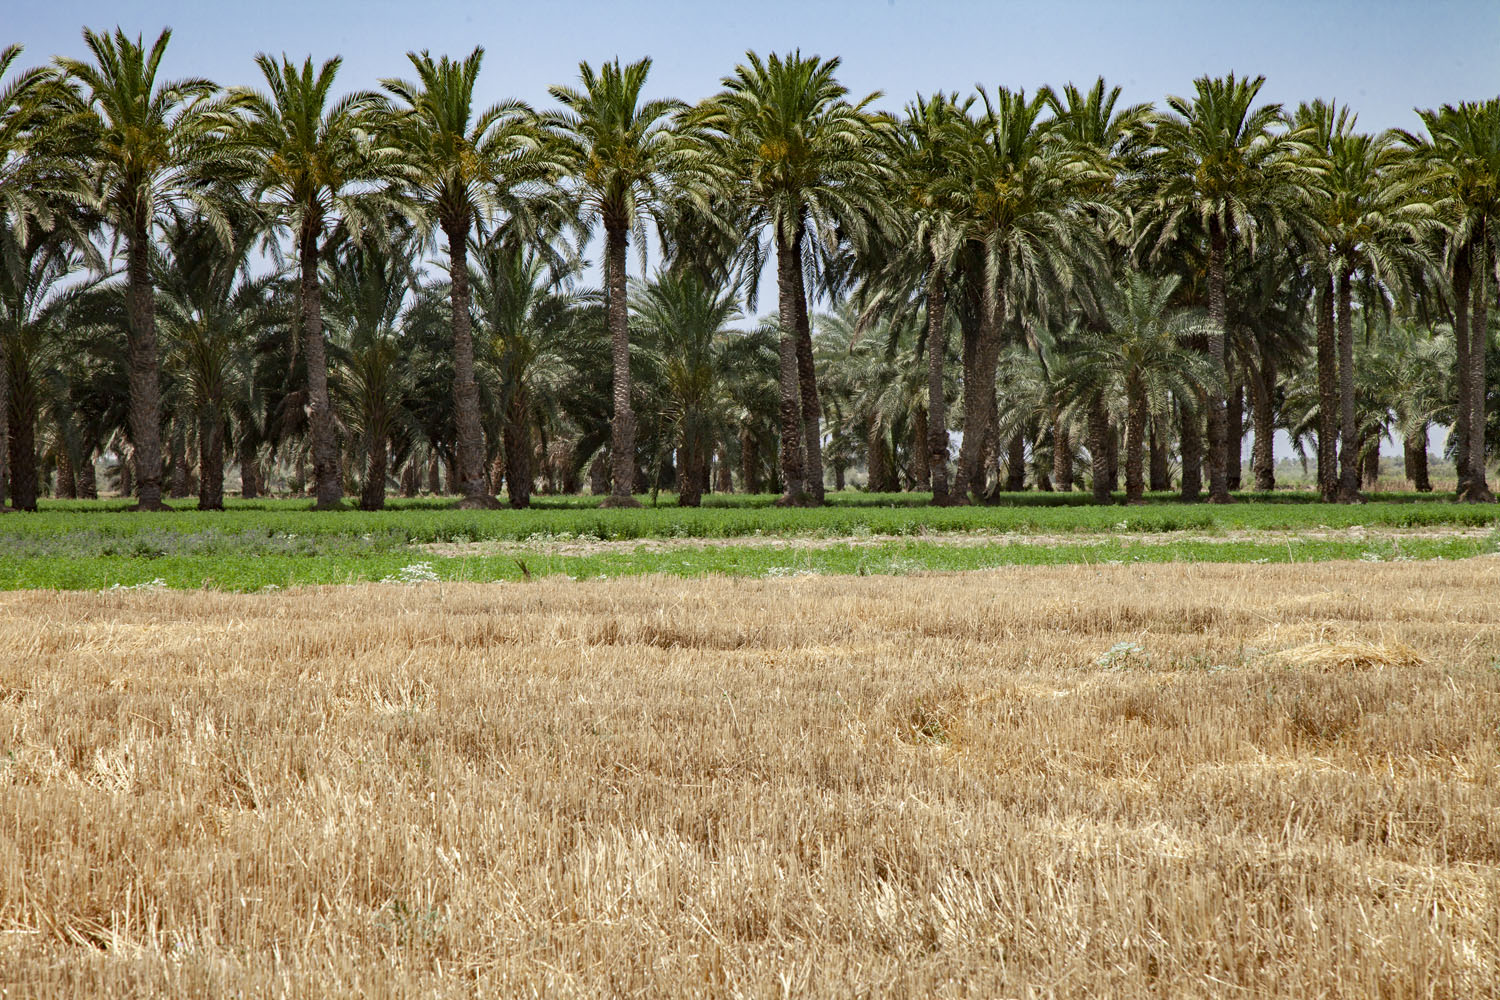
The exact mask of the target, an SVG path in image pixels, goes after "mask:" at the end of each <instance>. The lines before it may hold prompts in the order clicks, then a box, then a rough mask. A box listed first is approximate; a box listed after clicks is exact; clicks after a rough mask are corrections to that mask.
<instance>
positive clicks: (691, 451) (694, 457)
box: [677, 432, 703, 507]
mask: <svg viewBox="0 0 1500 1000" xmlns="http://www.w3.org/2000/svg"><path fill="white" fill-rule="evenodd" d="M700 447H701V446H700V444H699V442H698V441H697V434H696V433H694V432H684V434H683V436H682V439H681V441H680V442H679V443H678V446H677V506H679V507H701V506H703V485H702V483H703V481H702V478H701V476H700V474H699V466H700V465H701V464H702V463H701V462H700V460H699V454H698V452H699V448H700Z"/></svg>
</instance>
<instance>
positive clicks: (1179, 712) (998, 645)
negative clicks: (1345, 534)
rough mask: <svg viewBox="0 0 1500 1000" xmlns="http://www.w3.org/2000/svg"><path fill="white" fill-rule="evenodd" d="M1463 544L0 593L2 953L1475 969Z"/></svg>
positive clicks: (1481, 697)
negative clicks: (299, 586) (960, 568)
mask: <svg viewBox="0 0 1500 1000" xmlns="http://www.w3.org/2000/svg"><path fill="white" fill-rule="evenodd" d="M1497 585H1500V560H1494V559H1476V560H1470V561H1467V562H1438V563H1407V564H1398V565H1368V564H1321V565H1298V566H1222V565H1220V566H1215V565H1198V566H1183V565H1163V566H1149V567H1135V566H1127V567H1081V566H1070V567H1058V568H1048V569H1038V568H1015V569H1009V570H1001V571H995V572H987V573H976V574H967V575H950V576H943V575H932V576H916V577H907V578H850V577H840V578H809V579H793V580H778V581H746V580H720V579H710V580H702V581H699V580H694V581H684V580H675V579H673V580H664V579H660V578H639V579H630V580H619V581H612V582H607V583H600V582H592V583H571V582H568V581H566V580H561V579H556V578H554V579H548V580H544V581H539V582H536V583H531V584H524V585H521V584H509V585H506V584H501V585H491V586H479V585H424V586H414V587H400V586H378V585H377V586H363V587H347V588H335V589H321V590H315V589H308V590H299V591H287V592H282V593H277V594H265V595H225V594H218V593H204V592H189V593H182V592H144V593H113V594H90V593H82V594H79V593H73V594H50V593H15V594H6V595H3V596H0V992H5V993H6V995H9V996H28V997H30V996H126V995H155V994H169V995H174V996H203V997H218V996H225V995H246V996H249V995H254V996H272V995H283V996H289V997H318V996H329V997H332V996H340V997H342V996H351V995H364V996H384V995H401V996H424V997H425V996H449V995H453V996H466V995H474V996H547V997H573V996H576V997H585V996H587V997H593V996H686V995H701V996H753V997H778V996H793V997H849V996H871V997H903V996H911V997H919V996H920V997H926V996H976V997H997V996H1017V997H1021V996H1024V997H1054V996H1055V997H1084V996H1094V997H1137V996H1172V997H1207V996H1213V997H1220V996H1222V997H1250V996H1254V997H1263V996H1272V995H1283V996H1295V997H1325V996H1326V997H1361V998H1363V997H1393V998H1394V997H1493V996H1497V995H1500V874H1497V872H1500V869H1497V863H1500V732H1497V725H1500V670H1497V669H1496V661H1497V657H1500V598H1497V593H1500V590H1497Z"/></svg>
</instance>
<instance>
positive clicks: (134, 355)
mask: <svg viewBox="0 0 1500 1000" xmlns="http://www.w3.org/2000/svg"><path fill="white" fill-rule="evenodd" d="M171 37H172V33H171V32H170V31H163V32H162V33H161V34H160V35H159V36H157V39H156V41H155V42H154V43H153V44H152V45H151V47H150V48H147V47H146V46H145V45H144V44H143V43H142V41H141V39H140V38H139V37H137V38H135V39H134V40H132V39H131V38H129V37H128V36H127V35H126V34H125V32H124V31H122V30H120V29H116V30H115V32H114V34H113V35H109V34H98V33H95V32H93V31H90V30H87V29H85V31H84V33H83V39H84V42H85V44H86V45H87V46H88V49H89V53H90V55H91V56H92V60H91V61H87V62H86V61H83V60H78V59H69V58H59V59H58V60H57V63H58V66H59V68H60V69H61V70H62V71H63V73H64V74H66V76H67V78H68V80H69V81H70V83H71V86H70V87H69V88H67V90H66V91H65V94H66V95H67V97H68V100H69V104H70V105H71V111H72V112H73V114H72V117H71V120H70V122H69V128H70V131H73V132H74V133H75V134H76V135H77V137H78V138H79V140H80V146H79V148H78V150H77V152H78V153H80V154H81V155H82V156H84V157H85V158H86V159H87V160H88V162H89V163H90V164H91V165H92V167H93V170H94V173H95V181H94V185H93V187H92V190H91V191H90V192H89V200H90V201H91V202H92V203H94V204H96V205H98V206H99V207H100V208H102V209H103V211H104V213H105V214H106V216H107V217H108V218H109V220H110V223H111V225H113V227H114V229H115V232H116V233H117V234H118V235H119V236H120V237H121V238H122V239H123V241H124V243H125V252H126V269H125V270H126V294H127V296H128V304H129V309H130V324H129V329H128V331H127V334H128V337H129V340H130V436H131V440H132V443H133V444H134V446H135V462H136V475H135V481H136V488H137V490H138V491H139V493H140V503H139V506H138V509H140V510H163V509H166V507H165V505H164V504H163V503H162V501H161V485H162V484H161V430H160V425H161V381H160V380H161V358H160V351H159V346H158V343H157V335H156V308H155V295H154V289H153V286H152V281H151V267H150V260H151V243H152V236H153V233H154V231H155V229H156V227H157V226H158V224H159V222H160V220H161V218H162V213H163V210H164V209H165V208H167V207H168V206H169V205H172V204H174V203H185V204H187V205H189V206H191V208H192V209H193V210H195V211H198V212H200V213H202V214H204V215H205V216H207V217H208V218H210V219H213V218H217V216H218V213H217V211H216V210H215V207H214V205H213V201H212V198H211V197H206V196H205V194H204V189H203V186H202V185H201V183H200V178H201V177H202V176H203V175H204V173H205V172H211V171H212V170H214V169H215V168H217V167H220V166H223V165H225V164H226V162H227V159H228V153H227V149H226V146H225V144H224V143H223V142H222V141H220V140H221V139H222V138H223V136H224V133H225V130H226V128H227V127H228V125H229V123H230V119H229V117H228V115H227V114H226V112H225V109H224V105H223V103H222V102H221V101H220V100H219V98H218V93H219V91H218V87H217V86H216V85H215V84H213V83H212V82H210V81H208V80H205V79H199V78H189V79H183V80H170V81H169V80H160V79H158V72H159V70H160V68H161V60H162V57H163V56H164V55H165V54H166V49H167V43H168V42H169V41H170V40H171Z"/></svg>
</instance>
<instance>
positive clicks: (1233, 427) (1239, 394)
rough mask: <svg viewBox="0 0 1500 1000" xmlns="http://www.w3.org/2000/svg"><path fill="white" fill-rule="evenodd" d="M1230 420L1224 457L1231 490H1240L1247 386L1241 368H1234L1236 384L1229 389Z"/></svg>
mask: <svg viewBox="0 0 1500 1000" xmlns="http://www.w3.org/2000/svg"><path fill="white" fill-rule="evenodd" d="M1228 416H1229V420H1228V427H1227V429H1226V435H1225V441H1224V445H1225V451H1224V457H1225V459H1226V461H1227V462H1228V465H1227V467H1226V470H1225V472H1226V478H1227V479H1228V481H1229V488H1230V489H1231V490H1237V489H1239V488H1240V485H1241V483H1242V482H1243V478H1244V474H1245V473H1244V468H1243V464H1244V463H1243V462H1242V461H1241V459H1242V458H1243V449H1244V443H1245V385H1244V373H1243V372H1242V371H1241V370H1240V368H1239V366H1235V368H1234V383H1233V384H1232V385H1231V386H1230V387H1229V414H1228Z"/></svg>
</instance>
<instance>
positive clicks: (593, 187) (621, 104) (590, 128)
mask: <svg viewBox="0 0 1500 1000" xmlns="http://www.w3.org/2000/svg"><path fill="white" fill-rule="evenodd" d="M578 71H579V82H580V83H581V84H582V86H581V87H565V86H555V87H552V88H551V91H550V92H551V94H552V96H553V98H555V99H556V100H557V101H558V102H559V103H560V104H562V108H561V110H558V111H552V112H548V113H547V114H544V115H543V116H542V118H541V121H542V123H543V125H544V126H545V127H546V129H547V130H548V132H549V133H550V134H551V137H552V146H551V150H550V153H549V155H550V156H553V157H555V158H556V159H557V160H558V161H559V163H560V165H561V167H562V168H563V169H564V170H565V171H566V176H567V177H568V178H569V183H571V185H572V186H573V188H574V189H575V191H576V193H577V195H578V196H579V198H580V200H581V202H582V205H583V211H584V213H585V215H586V216H587V219H588V222H590V223H591V222H592V221H593V219H595V218H597V219H598V220H599V221H600V222H602V223H603V225H604V285H605V301H606V307H607V316H608V325H609V334H610V358H611V362H612V364H613V369H614V376H613V380H612V382H613V396H614V417H613V420H612V421H611V434H610V459H611V464H612V472H613V477H612V478H613V482H612V486H611V490H610V496H609V498H608V499H607V500H606V501H605V503H606V505H607V506H614V507H633V506H638V501H637V500H636V499H635V498H634V496H633V495H632V494H633V493H634V489H635V430H636V420H635V410H634V408H633V405H632V401H631V391H630V312H629V306H628V304H627V299H626V295H627V292H626V266H625V265H626V256H627V253H628V251H629V244H630V234H631V231H632V230H636V231H638V232H639V233H640V234H641V238H644V223H645V219H646V217H647V216H648V215H649V214H651V213H652V212H653V211H655V209H656V206H657V205H658V204H659V203H660V201H661V199H662V197H663V195H664V193H665V186H666V183H667V180H668V176H669V174H671V173H672V172H673V166H674V160H675V152H676V149H677V147H678V145H679V143H678V142H677V139H676V136H675V134H674V133H673V131H672V130H671V127H670V123H671V118H672V116H673V115H674V114H676V113H677V112H679V111H680V110H681V109H682V107H683V105H682V102H680V101H675V100H668V99H660V98H658V99H655V100H645V99H644V97H643V93H644V91H645V86H646V77H647V75H648V74H649V73H650V71H651V60H650V59H642V60H640V61H639V62H634V63H630V64H628V65H626V66H621V65H620V62H619V60H618V59H617V60H614V61H612V62H607V63H604V64H603V65H602V66H600V67H599V69H598V70H595V69H594V67H592V66H590V65H589V64H588V63H586V62H585V63H581V64H580V65H579V68H578Z"/></svg>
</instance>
